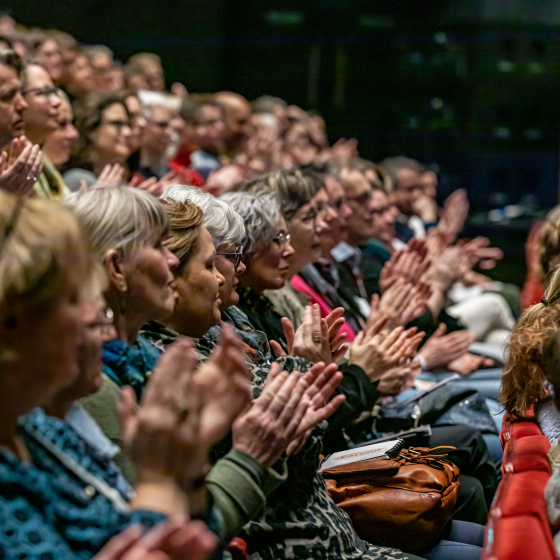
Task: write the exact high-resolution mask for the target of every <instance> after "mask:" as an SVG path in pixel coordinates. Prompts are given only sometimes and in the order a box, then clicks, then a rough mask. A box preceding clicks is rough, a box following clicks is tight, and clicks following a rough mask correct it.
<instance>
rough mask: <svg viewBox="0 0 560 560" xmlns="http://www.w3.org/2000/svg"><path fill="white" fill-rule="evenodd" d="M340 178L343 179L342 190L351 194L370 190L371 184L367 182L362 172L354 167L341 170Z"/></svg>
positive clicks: (356, 194)
mask: <svg viewBox="0 0 560 560" xmlns="http://www.w3.org/2000/svg"><path fill="white" fill-rule="evenodd" d="M342 180H343V185H344V190H345V191H346V192H347V193H348V194H350V195H352V196H359V195H361V194H362V193H365V192H367V191H369V190H371V185H370V184H369V181H368V180H367V179H366V178H365V177H364V176H363V174H362V173H361V172H360V171H358V170H356V169H352V170H348V169H345V170H343V172H342Z"/></svg>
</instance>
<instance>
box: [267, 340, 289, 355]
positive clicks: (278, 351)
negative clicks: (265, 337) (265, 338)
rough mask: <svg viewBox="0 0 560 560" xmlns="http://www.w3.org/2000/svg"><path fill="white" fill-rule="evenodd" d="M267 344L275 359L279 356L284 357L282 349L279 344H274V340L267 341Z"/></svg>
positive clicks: (284, 352) (284, 353)
mask: <svg viewBox="0 0 560 560" xmlns="http://www.w3.org/2000/svg"><path fill="white" fill-rule="evenodd" d="M268 343H269V344H270V346H271V348H272V350H273V352H274V354H276V357H277V358H279V357H280V356H286V351H285V350H284V348H282V346H280V344H278V342H276V340H269V342H268Z"/></svg>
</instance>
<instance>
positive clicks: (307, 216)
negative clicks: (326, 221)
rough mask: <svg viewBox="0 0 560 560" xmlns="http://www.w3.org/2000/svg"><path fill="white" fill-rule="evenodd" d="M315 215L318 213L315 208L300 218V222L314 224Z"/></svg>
mask: <svg viewBox="0 0 560 560" xmlns="http://www.w3.org/2000/svg"><path fill="white" fill-rule="evenodd" d="M317 214H318V211H317V210H316V209H315V208H312V209H311V210H309V212H307V213H306V214H304V215H303V216H301V217H300V221H302V222H303V223H309V222H315V220H316V219H317Z"/></svg>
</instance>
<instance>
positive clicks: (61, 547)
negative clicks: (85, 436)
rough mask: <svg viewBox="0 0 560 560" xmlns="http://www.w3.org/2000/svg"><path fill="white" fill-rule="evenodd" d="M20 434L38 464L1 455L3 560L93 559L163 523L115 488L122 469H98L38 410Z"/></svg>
mask: <svg viewBox="0 0 560 560" xmlns="http://www.w3.org/2000/svg"><path fill="white" fill-rule="evenodd" d="M19 433H20V435H21V437H22V438H23V439H24V441H25V444H26V446H27V448H28V450H29V452H30V454H31V457H32V462H31V463H27V462H24V461H20V460H19V459H17V458H16V457H15V455H13V454H12V453H11V452H10V451H8V450H7V449H2V448H0V516H1V519H2V524H1V528H0V558H3V559H14V560H16V559H17V560H51V559H52V560H60V559H64V560H71V559H87V558H91V557H92V556H94V555H95V554H97V552H99V550H100V549H101V548H102V546H103V545H104V544H105V543H106V542H107V541H108V540H109V539H110V538H111V537H113V536H114V535H116V534H118V533H120V532H122V531H123V530H124V529H125V528H126V527H127V526H129V525H134V524H141V525H143V526H145V527H146V528H150V527H152V526H154V525H155V524H157V523H159V522H160V521H162V520H163V519H164V518H165V516H163V515H162V514H160V513H157V512H153V511H148V510H135V511H130V509H129V508H128V505H127V502H126V500H124V499H123V497H122V496H121V495H120V494H119V492H117V491H116V490H114V488H113V486H114V485H115V484H116V479H117V476H118V470H117V468H116V467H114V466H111V464H110V462H109V464H106V465H104V464H101V463H100V462H98V460H97V459H96V458H94V457H93V456H92V455H90V454H89V453H88V450H87V446H86V444H85V442H84V441H83V440H82V439H81V438H80V436H78V434H77V433H76V432H75V431H74V430H73V429H72V428H70V427H69V426H68V425H66V424H65V423H64V422H62V421H61V420H58V419H56V418H52V417H49V416H46V415H45V413H44V412H43V411H42V410H40V409H36V410H34V411H33V412H32V413H30V414H28V415H26V416H24V417H22V418H21V420H20V424H19Z"/></svg>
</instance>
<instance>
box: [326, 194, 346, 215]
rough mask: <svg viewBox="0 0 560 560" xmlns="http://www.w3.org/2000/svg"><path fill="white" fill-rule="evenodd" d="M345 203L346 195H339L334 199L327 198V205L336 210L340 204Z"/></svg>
mask: <svg viewBox="0 0 560 560" xmlns="http://www.w3.org/2000/svg"><path fill="white" fill-rule="evenodd" d="M345 203H346V197H340V198H337V199H336V200H329V206H330V207H331V208H332V209H333V210H336V211H337V212H338V211H339V210H340V209H341V208H342V205H343V204H345Z"/></svg>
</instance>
